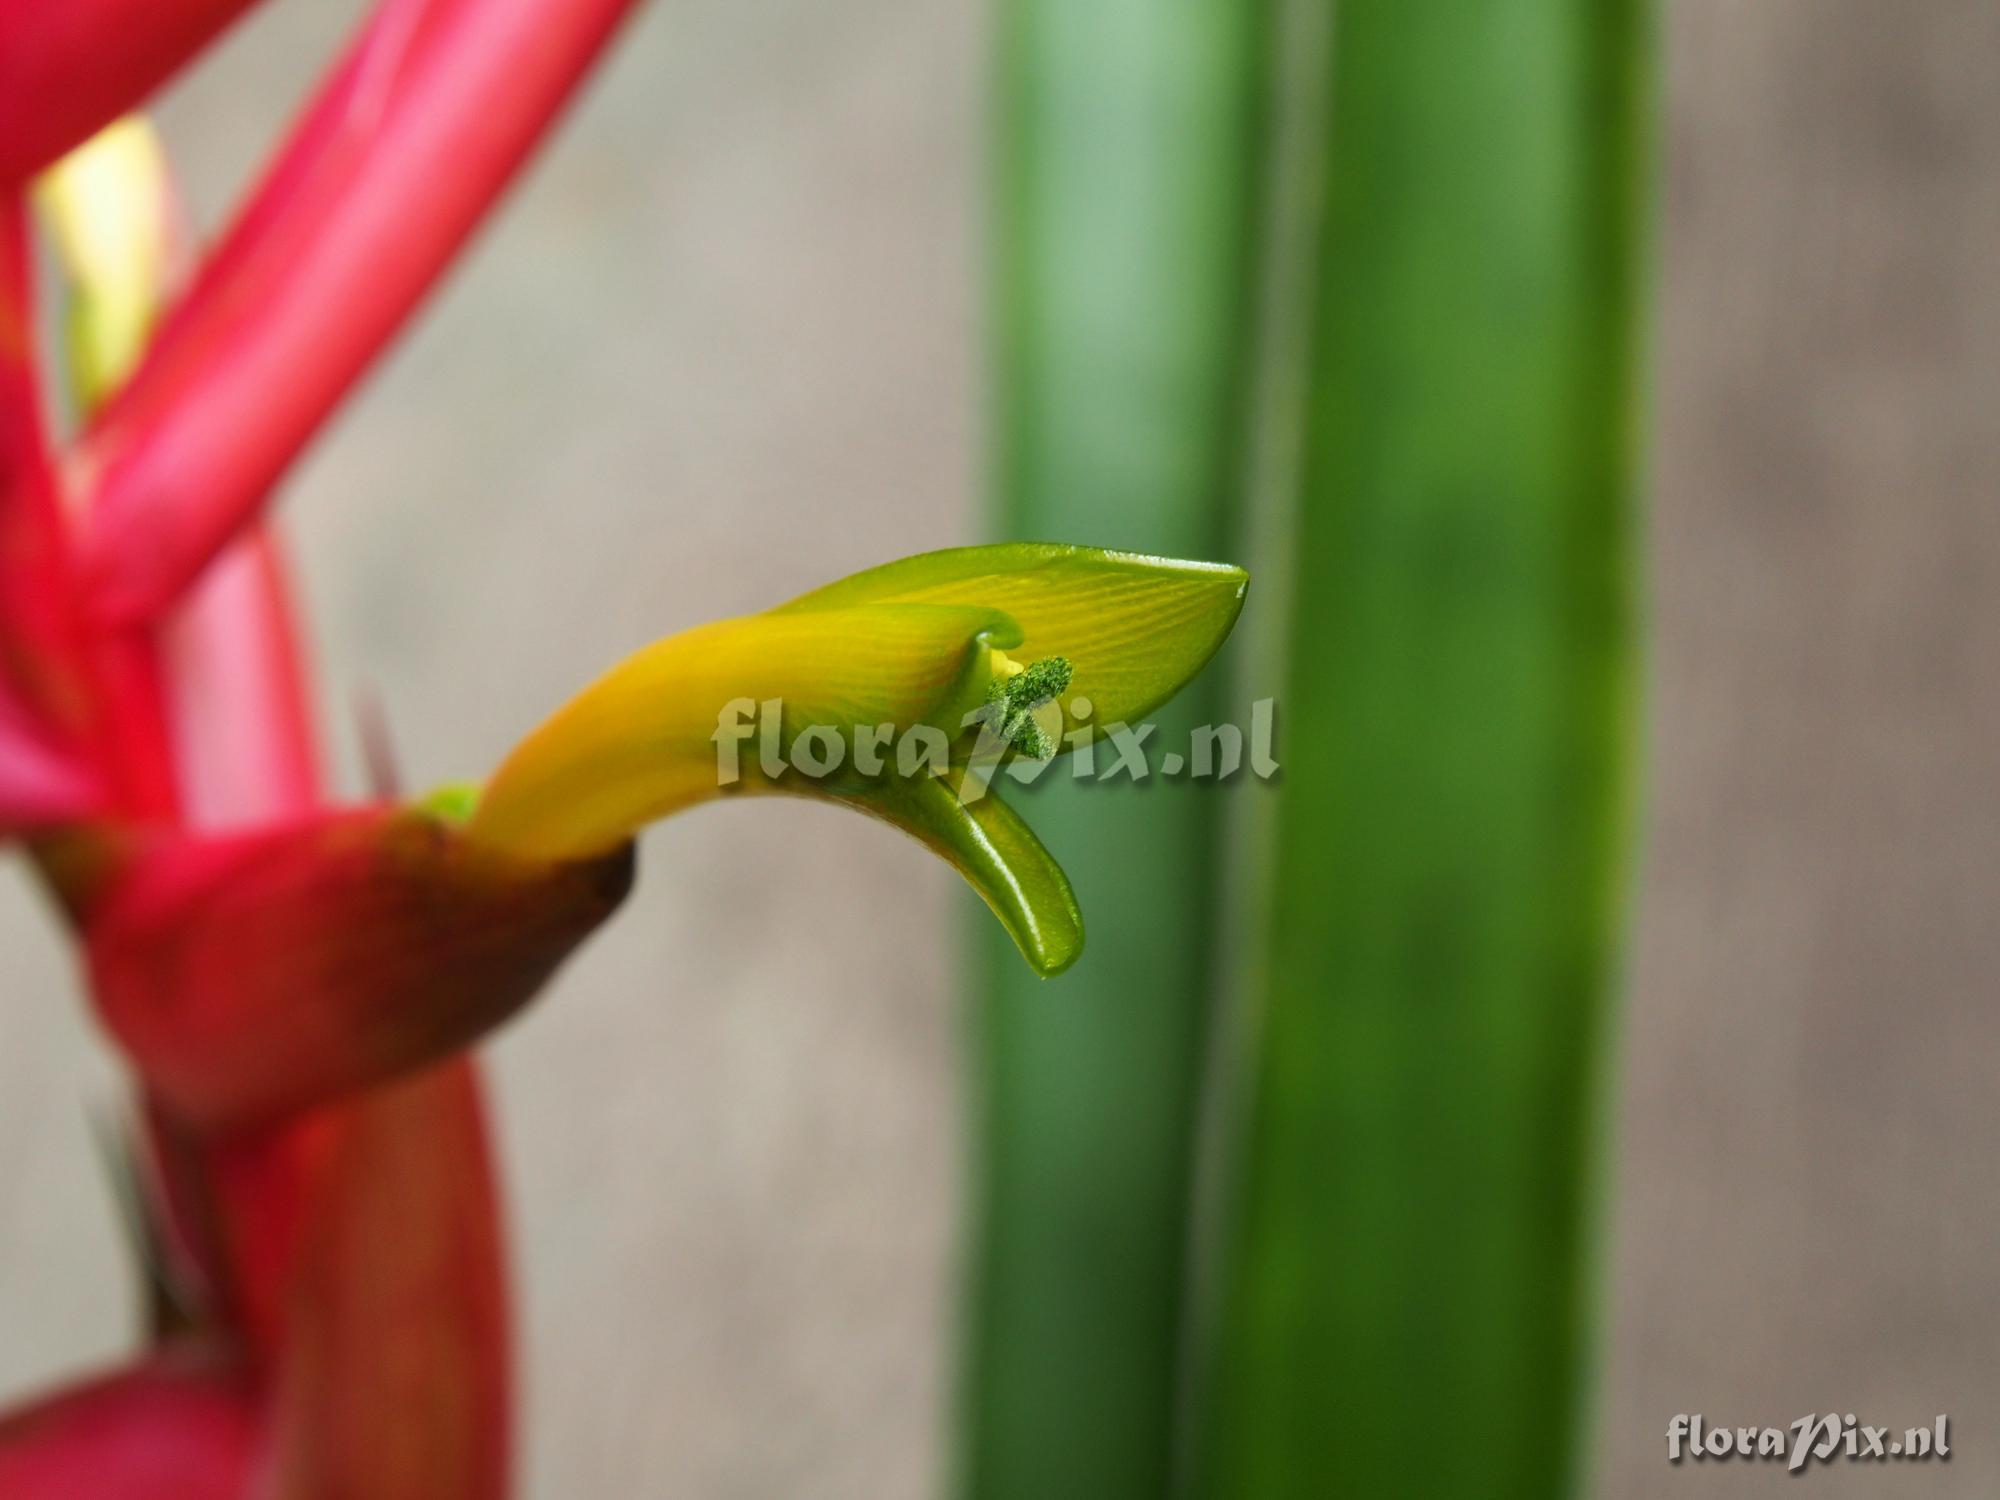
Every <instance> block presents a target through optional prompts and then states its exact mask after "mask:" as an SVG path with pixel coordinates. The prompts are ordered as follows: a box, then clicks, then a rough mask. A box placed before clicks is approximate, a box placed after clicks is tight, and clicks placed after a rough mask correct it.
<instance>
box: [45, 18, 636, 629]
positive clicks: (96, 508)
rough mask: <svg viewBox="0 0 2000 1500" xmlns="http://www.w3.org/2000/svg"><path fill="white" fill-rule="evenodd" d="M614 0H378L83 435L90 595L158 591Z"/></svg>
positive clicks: (596, 30)
mask: <svg viewBox="0 0 2000 1500" xmlns="http://www.w3.org/2000/svg"><path fill="white" fill-rule="evenodd" d="M631 4H632V0H571V3H568V4H550V3H548V0H388V3H387V4H385V5H384V6H383V7H382V9H381V10H380V11H378V12H377V14H376V16H375V18H374V19H373V20H372V21H371V22H370V23H369V25H368V27H367V30H366V31H365V32H364V34H363V36H362V38H361V40H360V41H359V42H358V43H357V44H356V46H355V48H354V51H353V52H352V53H351V55H350V56H349V57H348V58H347V59H346V61H345V62H344V63H343V64H342V65H341V66H340V67H339V68H338V69H337V70H335V72H334V74H333V75H332V77H331V78H330V79H329V81H328V82H327V84H326V85H325V87H324V88H323V90H322V92H321V94H320V97H319V98H318V100H317V101H316V102H315V103H314V105H313V107H312V108H311V109H310V110H309V111H308V112H307V114H306V116H305V118H304V120H303V122H302V123H301V124H300V126H299V127H298V129H297V130H296V131H295V132H294V134H293V136H292V138H291V140H290V141H289V142H288V143H287V145H286V147H285V149H284V151H283V152H282V153H281V154H280V155H279V157H278V160H277V163H276V165H275V166H274V167H273V168H272V170H271V172H270V174H269V176H268V177H267V178H266V180H265V182H264V184H263V185H262V187H261V188H260V189H259V190H258V192H257V193H256V194H255V196H253V198H252V199H251V202H250V205H249V207H248V208H247V209H246V210H245V211H244V213H243V215H242V216H241V217H240V218H239V219H238V221H237V224H236V226H235V228H234V229H233V230H232V231H231V233H230V234H229V236H228V237H227V238H226V239H225V240H224V241H223V244H222V247H221V249H220V250H219V251H218V252H217V254H216V255H215V257H214V258H213V260H212V261H211V262H210V263H209V266H208V268H207V270H206V271H204V273H203V274H202V275H201V277H200V278H199V279H198V280H197V281H196V283H195V285H194V287H193V289H192V291H191V292H190V293H189V294H188V296H187V298H186V299H185V301H184V302H183V303H182V304H181V305H180V306H179V307H178V308H177V309H176V310H175V311H174V312H173V313H172V314H171V316H170V317H169V319H168V322H167V325H166V327H165V328H164V329H163V330H162V332H161V334H160V337H159V338H158V340H157V341H156V342H155V344H154V346H153V348H152V350H151V352H150V353H149V355H148V357H147V359H146V361H145V363H144V365H142V366H141V368H140V369H139V371H138V373H137V374H136V375H135V376H134V378H133V380H132V382H131V383H130V384H129V385H128V386H127V387H126V388H125V390H124V391H123V392H122V393H121V394H120V396H119V397H118V398H117V399H116V400H114V401H113V402H112V403H111V405H110V406H109V408H108V409H107V410H106V412H105V413H104V416H103V418H102V419H101V420H100V421H99V422H98V423H97V425H96V426H95V427H94V428H93V429H92V431H91V433H90V434H89V436H88V437H87V439H86V441H85V444H84V449H83V454H82V464H83V473H84V475H85V479H84V483H85V485H86V487H87V488H88V489H90V491H91V492H92V493H93V495H94V496H95V500H96V503H95V504H94V505H93V506H92V507H91V510H90V522H89V525H88V527H87V529H86V532H85V535H84V541H83V559H84V566H85V570H86V572H87V574H88V575H89V579H90V587H91V592H92V596H93V601H94V603H95V605H96V606H97V608H98V609H100V610H101V611H102V612H104V613H105V614H107V615H108V616H110V617H111V618H113V619H115V620H119V621H133V620H143V619H146V618H150V617H151V616H153V615H155V614H157V613H158V612H159V611H160V610H162V609H164V608H165V607H166V606H168V605H169V604H171V603H172V602H173V601H174V600H175V598H177V597H178V595H179V593H180V591H181V590H182V589H183V588H184V587H185V586H186V584H187V582H188V580H189V579H190V578H192V577H193V576H194V575H195V574H196V573H197V572H198V571H200V569H201V568H202V567H204V566H205V565H206V564H207V563H208V562H209V560H210V559H211V558H213V557H214V556H215V554H216V552H217V551H218V550H220V548H221V547H222V546H223V545H224V544H225V543H226V542H227V541H228V540H229V538H230V537H231V536H232V535H234V534H235V533H236V532H237V531H238V530H239V529H240V528H241V527H242V526H243V525H245V524H246V523H247V522H248V521H249V520H250V519H251V517H252V516H254V515H255V513H256V511H257V508H258V506H259V504H260V502H261V501H262V499H263V497H264V496H265V495H266V494H267V493H268V492H269V490H270V488H271V486H272V485H273V484H274V483H275V482H276V481H277V479H278V477H279V475H280V474H281V473H282V472H283V470H284V468H285V466H286V465H287V464H288V463H289V462H290V461H291V460H292V459H293V458H294V457H295V456H296V455H297V453H298V451H299V449H300V447H301V446H302V445H303V444H304V443H305V442H306V440H307V439H308V438H309V437H310V436H311V435H312V433H313V432H314V431H315V430H316V429H317V428H318V426H319V425H320V423H321V422H322V421H323V420H324V419H325V418H326V415H327V413H328V412H329V411H330V410H332V408H333V407H334V405H335V404H336V403H337V402H338V401H339V400H340V398H341V397H342V395H344V394H345V393H346V391H347V390H348V388H349V387H350V386H351V385H352V384H353V383H354V381H355V379H356V378H357V377H358V376H359V375H360V374H361V373H362V371H363V370H365V369H366V368H367V367H368V364H369V362H370V361H371V360H372V359H373V358H374V357H375V355H376V354H377V353H379V352H380V350H381V348H382V345H383V344H384V342H385V341H386V340H388V339H389V337H390V336H391V335H392V334H393V333H394V332H395V331H396V329H397V328H398V327H399V326H400V325H401V324H402V322H403V320H404V319H405V317H407V315H408V314H409V311H410V309H411V308H412V306H414V305H415V303H416V302H417V301H418V299H419V298H421V297H422V296H423V294H424V293H425V291H427V290H428V289H429V287H430V285H431V283H432V282H433V281H434V280H435V279H436V278H437V276H438V275H439V273H440V272H442V271H443V270H444V268H445V267H446V266H447V265H448V264H449V263H450V261H451V259H452V257H453V255H454V254H455V253H456V252H457V250H458V249H459V247H460V246H461V245H462V244H463V243H464V241H465V238H466V236H467V235H469V234H470V233H471V232H472V230H473V228H474V227H475V226H476V225H477V224H478V222H479V220H480V218H481V216H482V215H483V214H484V213H485V211H486V210H487V209H488V208H489V207H490V206H491V205H492V203H493V201H494V200H495V198H497V197H498V195H499V193H500V192H501V190H502V189H503V188H504V187H505V186H506V185H507V184H508V182H509V181H510V180H511V179H512V177H513V175H514V173H515V172H516V171H517V170H518V168H519V167H520V165H521V163H522V161H523V159H524V158H525V157H526V155H527V154H528V152H529V150H530V149H531V148H532V147H533V146H534V144H535V142H536V141H537V140H538V139H539V138H540V136H541V135H542V133H543V132H544V130H545V129H546V128H547V126H548V124H549V121H550V119H551V118H552V117H553V116H554V114H555V113H556V111H557V110H558V109H559V108H560V107H561V105H562V104H563V102H564V101H565V100H566V99H567V98H568V97H569V95H570V93H571V91H572V90H573V89H574V88H575V86H576V84H577V82H578V80H579V79H580V77H581V76H582V74H583V72H584V70H585V69H586V68H587V67H588V66H589V64H590V62H591V60H592V59H593V58H594V57H596V55H597V54H598V52H599V50H600V49H601V48H602V46H603V45H604V43H605V42H606V40H608V38H609V37H610V35H611V32H612V30H613V28H614V27H615V26H616V25H617V23H618V21H619V20H620V19H622V18H623V16H624V15H625V13H626V12H627V11H628V10H629V9H630V8H631Z"/></svg>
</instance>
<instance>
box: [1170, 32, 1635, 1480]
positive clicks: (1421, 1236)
mask: <svg viewBox="0 0 2000 1500" xmlns="http://www.w3.org/2000/svg"><path fill="white" fill-rule="evenodd" d="M1649 27H1650V18H1649V15H1648V10H1647V7H1646V6H1645V4H1644V3H1643V0H1609V3H1605V0H1589V3H1586V0H1467V3H1463V4H1458V5H1454V6H1452V7H1450V8H1449V12H1448V13H1444V12H1421V11H1419V10H1416V9H1413V8H1412V7H1410V6H1408V5H1405V4H1397V3H1394V0H1340V3H1339V4H1338V6H1337V7H1335V8H1334V9H1333V12H1332V22H1331V26H1330V28H1329V30H1328V32H1327V38H1328V40H1327V47H1328V53H1327V55H1328V56H1329V57H1330V59H1331V71H1330V74H1329V97H1330V100H1331V113H1330V118H1329V119H1328V121H1327V122H1326V126H1325V139H1326V141H1327V143H1328V145H1327V148H1326V153H1325V156H1324V161H1323V175H1322V177H1321V186H1322V188H1323V193H1324V204H1325V210H1324V223H1323V225H1322V229H1321V238H1320V254H1319V262H1318V285H1317V296H1318V313H1317V319H1316V323H1315V337H1314V341H1313V344H1312V352H1311V365H1312V368H1311V381H1310V391H1311V410H1310V422H1309V428H1308V431H1307V434H1306V441H1305V445H1304V450H1305V451H1304V476H1303V482H1302V496H1301V505H1300V508H1299V520H1298V531H1297V535H1296V537H1295V538H1294V540H1293V545H1292V557H1293V559H1294V563H1293V569H1294V572H1293V577H1292V579H1291V594H1292V597H1293V599H1294V600H1295V614H1294V618H1293V621H1292V628H1291V646H1290V662H1289V674H1288V679H1287V681H1288V687H1287V690H1286V693H1285V696H1284V698H1283V700H1282V701H1283V711H1284V714H1285V716H1286V725H1287V732H1286V738H1285V746H1286V757H1285V777H1284V783H1283V789H1282V812H1281V815H1280V816H1279V818H1278V819H1277V820H1276V872H1275V873H1276V878H1275V899H1274V909H1273V911H1272V913H1271V925H1270V931H1269V942H1268V949H1267V951H1266V953H1265V962H1266V966H1267V968H1266V972H1267V975H1268V983H1267V986H1266V993H1265V994H1264V996H1263V1006H1262V1027H1261V1031H1260V1034H1259V1039H1258V1044H1257V1053H1256V1069H1255V1077H1254V1080H1253V1081H1252V1084H1251V1088H1250V1090H1249V1092H1250V1093H1251V1094H1252V1096H1253V1097H1254V1100H1255V1104H1254V1109H1253V1112H1252V1118H1251V1124H1250V1129H1249V1138H1248V1141H1247V1151H1246V1152H1244V1153H1242V1154H1241V1159H1242V1160H1243V1161H1244V1162H1245V1163H1246V1167H1247V1176H1246V1179H1245V1181H1244V1182H1243V1183H1242V1184H1241V1185H1240V1197H1241V1201H1242V1204H1243V1218H1242V1221H1241V1224H1240V1226H1239V1230H1240V1232H1239V1234H1238V1237H1237V1244H1236V1248H1235V1253H1234V1255H1233V1257H1232V1261H1231V1269H1230V1271H1229V1273H1228V1275H1227V1278H1226V1284H1227V1289H1228V1296H1227V1304H1226V1315H1227V1316H1226V1324H1225V1337H1224V1344H1223V1349H1222V1359H1221V1364H1220V1369H1219V1374H1218V1378H1217V1383H1216V1386H1215V1398H1216V1402H1217V1405H1216V1408H1215V1412H1214V1421H1213V1425H1212V1431H1211V1437H1212V1448H1211V1451H1210V1454H1209V1461H1208V1465H1207V1474H1206V1483H1205V1485H1204V1487H1203V1488H1204V1492H1205V1493H1207V1494H1210V1495H1213V1496H1215V1497H1217V1500H1323V1497H1325V1496H1328V1495H1332V1494H1340V1495H1353V1496H1358V1497H1374V1496H1383V1495H1394V1496H1397V1497H1400V1500H1465V1497H1468V1496H1478V1497H1481V1500H1549V1497H1554V1496H1559V1495H1563V1494H1568V1493H1572V1492H1574V1490H1575V1488H1576V1485H1577V1471H1578V1456H1579V1444H1578V1441H1577V1426H1578V1418H1579V1406H1580V1405H1581V1400H1582V1396H1583V1392H1584V1390H1585V1387H1586V1384H1587V1379H1586V1376H1587V1371H1588V1369H1589V1344H1590V1325H1591V1318H1590V1313H1591V1303H1592V1295H1591V1291H1592V1275H1591V1265H1592V1255H1591V1246H1590V1240H1589V1235H1588V1229H1589V1225H1590V1220H1591V1214H1590V1205H1591V1201H1592V1188H1593V1181H1592V1179H1593V1175H1594V1174H1593V1168H1594V1166H1595V1163H1596V1159H1597V1157H1598V1155H1599V1153H1600V1149H1601V1147H1600V1145H1599V1129H1600V1120H1599V1116H1598V1106H1597V1095H1598V1093H1599V1091H1600V1088H1599V1080H1600V1074H1601V1071H1602V1068H1603V1065H1604V1046H1603V1044H1604V1040H1605V1034H1606V1032H1607V1029H1608V1023H1609V1018H1610V1010H1611V1003H1612V996H1613V977H1614V972H1615V962H1616V954H1617V949H1618V938H1619V927H1620V924H1619V920H1618V916H1619V910H1620V906H1621V896H1622V889H1623V883H1622V875H1623V869H1624V860H1623V856H1624V850H1625V843H1626V839H1625V834H1626V828H1627V823H1628V819H1629V798H1628V790H1629V782H1630V779H1631V773H1632V755H1631V738H1632V735H1631V723H1632V709H1633V696H1634V684H1635V679H1636V676H1637V664H1636V659H1635V645H1634V626H1633V608H1632V593H1633V563H1632V547H1633V534H1634V504H1633V494H1634V475H1635V469H1636V456H1635V443H1634V438H1633V433H1634V429H1635V426H1636V418H1637V410H1638V405H1639V382H1638V378H1637V364H1638V360H1637V356H1636V345H1637V327H1638V318H1637V313H1636V305H1637V303H1638V302H1639V300H1640V299H1639V287H1640V274H1641V266H1642V263H1643V261H1644V255H1643V252H1642V249H1641V241H1640V231H1639V225H1640V222H1641V218H1642V215H1641V212H1640V206H1641V204H1642V201H1643V199H1644V197H1645V194H1646V192H1647V188H1648V184H1649V183H1650V180H1651V173H1650V170H1649V167H1648V160H1647V154H1646V151H1645V148H1644V137H1645V131H1644V129H1643V127H1642V124H1641V121H1642V119H1643V111H1642V107H1641V106H1642V102H1643V98H1644V95H1645V92H1646V88H1645V82H1646V78H1647V68H1648V60H1649V56H1650V44H1649Z"/></svg>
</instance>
